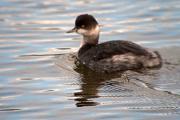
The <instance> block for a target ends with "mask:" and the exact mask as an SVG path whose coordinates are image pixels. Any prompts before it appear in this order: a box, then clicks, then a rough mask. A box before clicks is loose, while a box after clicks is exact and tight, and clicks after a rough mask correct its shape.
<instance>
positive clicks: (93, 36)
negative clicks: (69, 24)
mask: <svg viewBox="0 0 180 120" xmlns="http://www.w3.org/2000/svg"><path fill="white" fill-rule="evenodd" d="M99 33H100V30H99V26H98V25H97V26H96V28H95V29H93V30H91V31H89V32H87V33H86V34H85V35H83V40H82V41H81V45H80V47H82V46H83V45H86V44H89V45H93V46H94V45H97V44H98V41H99Z"/></svg>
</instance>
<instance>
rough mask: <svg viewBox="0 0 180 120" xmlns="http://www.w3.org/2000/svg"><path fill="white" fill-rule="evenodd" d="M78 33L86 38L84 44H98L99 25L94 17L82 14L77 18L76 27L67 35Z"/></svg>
mask: <svg viewBox="0 0 180 120" xmlns="http://www.w3.org/2000/svg"><path fill="white" fill-rule="evenodd" d="M72 32H76V33H79V34H81V35H83V37H84V43H90V44H97V42H98V39H99V25H98V22H97V21H96V19H95V18H94V17H93V16H92V15H88V14H82V15H79V16H78V17H77V18H76V21H75V27H74V28H73V29H72V30H69V31H68V32H67V33H72Z"/></svg>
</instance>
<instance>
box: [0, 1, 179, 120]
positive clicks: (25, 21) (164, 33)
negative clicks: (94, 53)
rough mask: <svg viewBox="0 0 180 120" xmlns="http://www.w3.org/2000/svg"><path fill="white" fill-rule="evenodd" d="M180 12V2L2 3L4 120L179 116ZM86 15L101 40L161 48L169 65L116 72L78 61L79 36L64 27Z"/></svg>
mask: <svg viewBox="0 0 180 120" xmlns="http://www.w3.org/2000/svg"><path fill="white" fill-rule="evenodd" d="M132 2H133V4H132ZM179 11H180V1H179V0H173V1H170V0H169V1H168V0H163V1H162V0H156V1H154V0H149V1H132V0H121V1H117V0H110V1H108V0H78V1H75V0H43V1H36V0H1V1H0V26H1V29H0V58H1V59H0V119H2V120H14V119H17V120H19V119H26V120H27V119H31V120H33V119H38V120H39V119H59V118H60V119H62V120H69V119H73V120H79V119H81V120H83V119H84V120H86V119H87V118H88V119H92V120H100V119H103V120H106V119H107V120H113V119H123V120H124V119H133V120H134V119H137V120H140V119H164V120H169V119H179V117H180V116H179V113H180V99H179V95H180V89H179V86H180V82H179V79H180V74H179V72H180V55H179V51H180V47H179V45H180V41H179V38H180V24H179V21H180V15H179ZM83 13H89V14H93V15H94V16H95V17H96V18H97V20H98V22H99V23H100V25H102V27H101V31H102V32H101V37H100V42H104V41H108V40H117V39H122V40H124V39H126V40H131V41H133V42H136V43H139V44H141V45H143V46H148V47H150V48H154V49H158V51H160V53H161V54H162V56H163V59H164V66H163V67H162V68H161V69H160V70H152V71H147V72H143V73H137V72H130V71H128V72H125V73H123V74H119V75H117V76H116V75H101V74H96V73H93V72H92V71H89V70H88V69H86V68H83V67H82V66H76V65H75V64H74V58H75V57H73V56H74V53H75V52H76V51H77V49H78V46H79V41H80V39H81V37H80V36H79V35H76V34H72V35H69V34H68V35H67V34H66V33H65V32H66V31H67V30H69V29H70V28H72V27H73V26H74V20H75V17H76V16H77V15H79V14H83Z"/></svg>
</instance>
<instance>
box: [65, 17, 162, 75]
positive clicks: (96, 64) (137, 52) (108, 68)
mask: <svg viewBox="0 0 180 120" xmlns="http://www.w3.org/2000/svg"><path fill="white" fill-rule="evenodd" d="M72 32H76V33H78V34H80V35H82V36H83V40H82V41H81V45H80V49H79V51H78V55H77V58H78V60H79V62H80V63H81V64H83V65H85V66H86V67H88V68H90V69H91V70H93V71H95V72H103V73H115V72H120V71H126V70H137V69H142V68H156V67H161V65H162V59H161V56H160V54H159V53H158V52H157V51H150V50H148V49H146V48H143V47H141V46H140V45H138V44H135V43H133V42H130V41H121V40H115V41H108V42H104V43H100V44H98V40H99V33H100V27H99V25H98V22H97V21H96V19H95V18H94V17H93V16H92V15H89V14H82V15H79V16H78V17H77V18H76V21H75V27H74V28H73V29H72V30H69V31H67V33H72Z"/></svg>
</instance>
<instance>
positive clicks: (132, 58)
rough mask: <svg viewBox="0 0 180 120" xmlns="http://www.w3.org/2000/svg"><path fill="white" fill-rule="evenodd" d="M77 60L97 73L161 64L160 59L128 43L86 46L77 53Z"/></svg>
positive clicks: (118, 42)
mask: <svg viewBox="0 0 180 120" xmlns="http://www.w3.org/2000/svg"><path fill="white" fill-rule="evenodd" d="M78 59H79V61H80V62H81V63H83V64H84V65H85V66H87V67H89V68H90V69H92V70H94V71H97V72H108V73H112V72H117V71H124V70H131V69H139V68H143V67H155V66H159V65H160V64H161V57H160V56H159V54H158V53H156V52H150V51H148V50H147V49H145V48H143V47H141V46H140V45H137V44H135V43H133V42H130V41H120V40H117V41H108V42H104V43H101V44H98V45H89V44H86V45H84V46H82V47H81V48H80V50H79V52H78Z"/></svg>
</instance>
